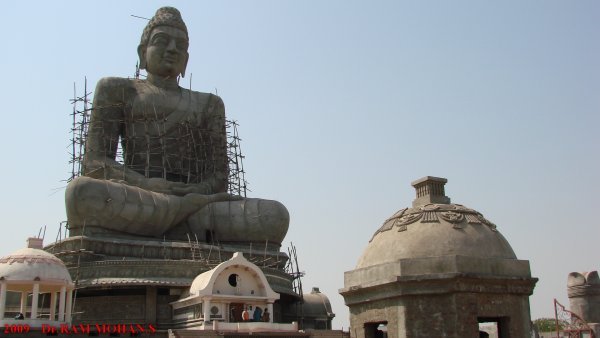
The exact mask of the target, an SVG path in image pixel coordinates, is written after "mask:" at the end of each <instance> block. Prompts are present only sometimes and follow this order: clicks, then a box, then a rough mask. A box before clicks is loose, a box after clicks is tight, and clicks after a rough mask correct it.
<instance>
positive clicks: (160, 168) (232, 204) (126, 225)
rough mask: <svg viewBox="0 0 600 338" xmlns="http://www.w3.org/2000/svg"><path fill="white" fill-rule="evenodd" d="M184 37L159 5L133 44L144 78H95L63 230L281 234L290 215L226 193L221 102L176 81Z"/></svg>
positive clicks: (176, 19)
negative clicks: (79, 163) (78, 172)
mask: <svg viewBox="0 0 600 338" xmlns="http://www.w3.org/2000/svg"><path fill="white" fill-rule="evenodd" d="M188 44H189V39H188V31H187V27H186V25H185V23H184V22H183V19H182V18H181V14H180V13H179V11H178V10H177V9H175V8H172V7H163V8H160V9H159V10H158V11H157V12H156V14H155V16H154V17H152V19H151V20H150V21H149V22H148V24H147V26H146V28H145V29H144V31H143V34H142V38H141V42H140V45H139V46H138V50H137V51H138V55H139V59H140V69H145V70H146V72H147V78H146V79H144V80H140V79H125V78H116V77H107V78H103V79H101V80H100V81H99V82H98V84H97V86H96V90H95V93H94V100H93V110H92V113H91V118H90V122H89V127H88V132H87V138H86V147H85V153H84V158H83V170H82V176H79V177H77V178H76V179H74V180H72V181H71V182H70V183H69V184H68V186H67V189H66V210H67V220H68V223H69V228H70V235H71V236H73V235H82V234H83V235H87V236H104V237H132V236H133V237H136V236H143V237H150V238H151V237H155V238H160V239H163V238H166V239H173V240H185V239H186V238H187V235H188V234H189V235H195V236H196V237H197V238H198V239H200V240H203V241H207V242H215V241H218V242H220V243H224V242H253V241H256V242H262V243H265V241H267V242H270V243H278V244H280V243H281V242H282V240H283V238H284V237H285V234H286V232H287V229H288V224H289V214H288V212H287V210H286V208H285V207H284V206H283V205H282V204H281V203H279V202H277V201H272V200H264V199H257V198H242V197H239V196H232V195H230V194H227V193H226V192H227V188H228V174H229V169H228V159H227V136H226V130H225V107H224V104H223V101H222V100H221V98H220V97H218V96H216V95H213V94H208V93H200V92H195V91H191V90H187V89H184V88H182V87H180V86H179V84H178V80H179V77H184V75H185V70H186V65H187V62H188V57H189V54H188ZM119 145H120V146H121V150H122V153H123V163H120V162H118V161H117V160H116V157H117V149H118V146H119ZM192 238H194V237H193V236H192Z"/></svg>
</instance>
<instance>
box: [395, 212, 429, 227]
mask: <svg viewBox="0 0 600 338" xmlns="http://www.w3.org/2000/svg"><path fill="white" fill-rule="evenodd" d="M421 216H423V214H422V213H416V214H408V215H404V216H402V217H400V218H398V219H396V220H395V221H394V225H397V226H401V225H409V224H411V223H414V222H416V221H418V220H419V219H420V218H421Z"/></svg>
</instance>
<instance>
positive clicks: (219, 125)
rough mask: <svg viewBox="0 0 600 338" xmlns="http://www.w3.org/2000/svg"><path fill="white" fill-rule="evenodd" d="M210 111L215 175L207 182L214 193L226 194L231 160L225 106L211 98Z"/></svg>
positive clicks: (214, 96)
mask: <svg viewBox="0 0 600 338" xmlns="http://www.w3.org/2000/svg"><path fill="white" fill-rule="evenodd" d="M210 101H211V103H210V105H209V110H208V123H207V126H208V132H209V134H210V138H211V139H212V143H213V146H212V154H210V156H211V157H212V158H213V159H214V162H213V165H214V168H213V169H214V171H213V172H214V174H213V175H212V176H211V177H210V178H208V179H207V180H205V183H207V184H208V185H209V186H210V188H211V190H212V192H213V193H219V192H226V191H227V188H228V182H229V181H228V177H229V160H228V157H227V130H226V128H225V104H224V103H223V100H222V99H221V98H220V97H219V96H216V95H213V96H212V98H211V100H210Z"/></svg>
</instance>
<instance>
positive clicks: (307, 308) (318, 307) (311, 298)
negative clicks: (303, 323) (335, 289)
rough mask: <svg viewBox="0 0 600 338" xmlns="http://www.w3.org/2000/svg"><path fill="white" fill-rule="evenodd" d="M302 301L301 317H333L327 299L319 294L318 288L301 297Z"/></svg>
mask: <svg viewBox="0 0 600 338" xmlns="http://www.w3.org/2000/svg"><path fill="white" fill-rule="evenodd" d="M303 299H304V303H303V304H302V311H303V315H305V316H307V317H315V318H322V319H328V318H333V317H335V314H334V313H333V311H332V310H331V302H329V298H328V297H327V296H326V295H325V294H324V293H321V291H320V290H319V288H317V287H314V288H312V291H311V292H310V293H309V294H304V295H303Z"/></svg>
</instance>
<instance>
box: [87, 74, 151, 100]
mask: <svg viewBox="0 0 600 338" xmlns="http://www.w3.org/2000/svg"><path fill="white" fill-rule="evenodd" d="M139 81H140V80H134V79H126V78H122V77H103V78H101V79H100V80H99V81H98V83H97V84H96V91H95V94H94V95H95V96H96V97H98V96H99V97H102V98H103V99H105V100H108V101H122V100H123V99H124V98H125V100H127V98H128V97H129V96H130V95H133V94H134V93H135V92H136V91H137V90H136V82H139Z"/></svg>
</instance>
